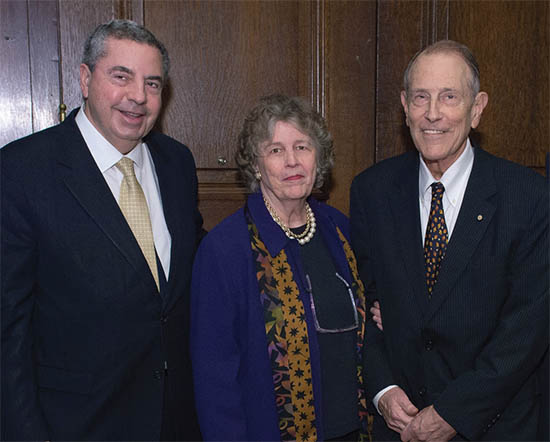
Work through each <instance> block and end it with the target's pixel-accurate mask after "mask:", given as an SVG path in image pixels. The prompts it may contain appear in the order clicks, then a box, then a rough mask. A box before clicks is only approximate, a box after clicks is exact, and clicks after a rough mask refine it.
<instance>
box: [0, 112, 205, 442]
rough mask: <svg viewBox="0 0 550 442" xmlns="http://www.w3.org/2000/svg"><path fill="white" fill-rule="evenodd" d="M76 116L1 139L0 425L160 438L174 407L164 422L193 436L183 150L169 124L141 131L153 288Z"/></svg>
mask: <svg viewBox="0 0 550 442" xmlns="http://www.w3.org/2000/svg"><path fill="white" fill-rule="evenodd" d="M75 114H76V111H74V112H73V113H72V114H71V115H70V116H69V117H68V118H67V120H66V121H65V122H64V123H62V124H60V125H57V126H54V127H52V128H50V129H47V130H45V131H42V132H39V133H36V134H34V135H31V136H29V137H26V138H24V139H21V140H18V141H16V142H14V143H11V144H9V145H7V146H6V147H4V148H3V149H2V150H0V161H1V186H2V187H1V194H2V200H1V202H2V218H1V222H2V226H1V228H2V230H1V233H2V250H1V270H2V294H1V295H2V298H1V300H2V437H3V439H9V440H12V439H35V440H56V439H58V440H59V439H61V440H82V439H90V440H158V439H159V437H160V433H161V424H162V417H163V414H164V415H165V416H170V415H172V416H174V415H175V414H176V413H177V415H178V419H177V422H175V423H173V425H175V426H176V427H177V428H175V429H173V432H174V433H173V434H176V435H178V438H180V439H185V438H190V439H196V438H197V437H198V435H197V432H196V428H197V427H196V418H195V413H194V407H193V393H192V381H191V369H190V361H189V356H188V325H189V313H188V310H189V305H188V304H189V283H190V275H191V265H192V260H193V256H194V253H195V249H196V245H197V239H198V236H199V234H200V231H201V225H202V218H201V216H200V214H199V212H198V210H197V199H196V194H197V179H196V173H195V165H194V161H193V158H192V155H191V153H190V151H189V150H188V149H187V148H186V147H185V146H183V145H182V144H180V143H178V142H176V141H175V140H173V139H171V138H169V137H167V136H165V135H162V134H158V133H151V134H150V135H148V137H147V138H146V142H147V145H148V146H149V149H150V151H151V155H152V158H153V161H154V164H155V169H156V172H157V175H158V180H159V185H160V191H161V197H162V203H163V208H164V215H165V218H166V224H167V225H168V230H169V231H170V234H171V237H172V248H171V264H170V276H169V280H168V283H167V284H166V286H165V288H164V290H163V291H162V293H161V295H159V294H158V292H157V291H156V286H155V282H154V280H153V277H152V275H151V272H150V270H149V268H148V266H147V262H146V260H145V258H144V257H143V254H142V253H141V250H140V248H139V246H138V244H137V242H136V240H135V238H134V237H133V235H132V232H131V230H130V228H129V227H128V224H127V223H126V220H125V219H124V216H123V215H122V213H121V211H120V209H119V207H118V204H117V201H116V200H115V199H114V197H113V195H112V193H111V191H110V190H109V187H108V185H107V184H106V182H105V180H104V178H103V176H102V175H101V172H100V171H99V169H98V168H97V166H96V164H95V162H94V160H93V158H92V156H91V154H90V152H89V150H88V148H87V147H86V145H85V142H84V139H83V138H82V136H81V134H80V131H79V130H78V127H77V125H76V123H75V121H74V117H75ZM165 366H166V367H167V370H165ZM167 382H168V384H166V383H167ZM163 402H164V404H163Z"/></svg>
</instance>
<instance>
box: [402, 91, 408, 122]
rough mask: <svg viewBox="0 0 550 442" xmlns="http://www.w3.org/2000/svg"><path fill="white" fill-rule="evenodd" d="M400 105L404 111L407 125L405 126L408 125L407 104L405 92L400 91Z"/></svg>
mask: <svg viewBox="0 0 550 442" xmlns="http://www.w3.org/2000/svg"><path fill="white" fill-rule="evenodd" d="M401 105H402V106H403V110H404V111H405V123H407V126H408V125H409V106H408V104H407V92H405V91H401Z"/></svg>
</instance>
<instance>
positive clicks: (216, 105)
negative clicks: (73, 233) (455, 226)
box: [0, 0, 550, 228]
mask: <svg viewBox="0 0 550 442" xmlns="http://www.w3.org/2000/svg"><path fill="white" fill-rule="evenodd" d="M549 5H550V2H548V1H546V0H540V1H538V0H535V1H525V0H494V1H492V0H479V1H474V0H464V1H461V0H452V1H451V0H366V1H344V0H341V1H340V0H313V1H309V0H300V1H258V0H249V1H213V0H202V1H188V0H109V1H107V0H39V1H37V0H0V56H1V63H0V80H1V81H0V106H1V109H0V146H1V145H4V144H6V143H7V142H9V141H11V140H14V139H16V138H19V137H21V136H24V135H26V134H29V133H31V132H33V131H37V130H40V129H43V128H45V127H48V126H51V125H52V124H55V123H57V122H58V120H59V105H60V103H64V104H65V105H66V106H67V108H68V110H71V109H73V108H74V107H76V106H79V105H80V103H81V96H80V90H79V88H78V81H77V78H78V65H79V63H80V58H81V52H82V46H83V43H84V39H85V37H86V36H87V35H88V34H89V33H90V32H91V31H92V30H93V28H94V27H95V26H96V25H97V24H98V23H101V22H104V21H107V20H109V19H111V18H130V19H133V20H135V21H137V22H138V23H142V24H145V25H146V26H147V27H148V28H149V29H151V30H152V31H153V32H154V33H155V34H156V35H157V37H158V38H159V39H161V40H162V41H163V42H164V43H165V44H166V46H167V47H168V50H169V52H170V55H171V58H172V66H173V68H172V71H171V83H170V87H169V89H168V91H167V94H166V96H165V103H166V109H165V112H164V114H163V116H162V118H161V120H160V121H159V124H158V125H159V128H160V129H161V130H163V131H164V132H165V133H167V134H169V135H171V136H173V137H174V138H176V139H178V140H180V141H181V142H183V143H185V144H187V145H188V146H189V147H190V148H191V150H192V151H193V153H194V156H195V159H196V162H197V167H198V175H199V181H200V195H199V198H200V205H201V211H202V212H203V215H204V217H205V225H206V227H207V228H211V227H212V226H213V225H215V224H216V223H217V222H219V221H220V220H221V219H222V218H223V217H225V216H226V215H228V214H230V213H231V212H233V211H234V210H235V209H236V208H238V207H239V206H240V205H241V204H242V202H243V200H244V190H243V188H242V187H241V185H240V184H239V182H238V179H237V175H236V170H235V167H234V166H235V164H234V161H233V152H234V149H235V140H236V136H237V134H238V131H239V129H240V125H241V121H242V119H243V117H244V115H245V113H246V111H247V109H248V108H249V107H250V106H251V105H252V104H253V103H255V101H256V100H257V98H258V97H260V96H262V95H266V94H270V93H273V92H282V93H286V94H292V95H303V96H306V97H308V98H309V99H310V100H311V102H312V103H313V104H314V106H315V107H316V108H317V109H318V110H319V111H320V112H322V113H323V114H324V115H325V116H326V118H327V121H328V124H329V127H330V129H331V131H332V134H333V136H334V139H335V149H336V166H335V169H334V171H333V182H332V185H331V187H330V188H328V189H325V190H326V196H327V197H328V202H329V203H330V204H332V205H334V206H335V207H337V208H339V209H341V210H342V211H344V212H347V211H348V207H349V206H348V192H349V186H350V184H351V180H352V179H353V177H354V176H355V175H356V174H357V173H359V172H360V171H361V170H363V169H364V168H365V167H368V166H370V165H372V164H373V163H375V162H377V161H380V160H382V159H384V158H387V157H390V156H393V155H396V154H399V153H401V152H404V151H405V150H407V149H412V148H413V146H412V143H411V141H410V138H409V136H408V132H407V129H406V127H405V125H404V117H403V112H402V110H401V105H400V101H399V92H400V87H401V77H402V72H403V70H404V68H405V66H406V63H407V61H408V59H409V58H410V57H411V56H412V55H413V54H414V53H415V52H416V51H417V50H419V49H420V48H421V47H422V46H424V45H426V44H429V43H431V42H434V41H436V40H438V39H441V38H451V39H455V40H459V41H461V42H464V43H465V44H467V45H468V46H470V48H471V49H472V50H473V51H474V53H475V54H476V56H477V58H478V61H479V63H480V66H481V76H482V78H481V82H482V89H484V90H485V91H487V92H488V93H489V106H488V108H487V109H486V110H485V113H484V115H483V118H482V122H481V125H480V127H479V128H478V131H477V133H476V136H477V138H478V139H479V140H480V141H481V142H482V143H483V146H484V147H485V148H486V149H487V150H489V151H491V152H493V153H496V154H498V155H500V156H503V157H506V158H508V159H511V160H513V161H516V162H519V163H522V164H524V165H526V166H529V167H532V168H534V169H536V170H537V171H539V172H541V173H542V172H543V170H544V156H545V154H546V152H548V150H549V147H550V122H549V120H550V104H549V103H550V90H549V85H550V75H549V68H550V66H549V56H550V44H549V43H550V42H549V40H550V7H549Z"/></svg>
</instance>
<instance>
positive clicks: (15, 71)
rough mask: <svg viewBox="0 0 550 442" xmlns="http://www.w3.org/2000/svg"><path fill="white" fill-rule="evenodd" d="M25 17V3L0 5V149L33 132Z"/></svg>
mask: <svg viewBox="0 0 550 442" xmlns="http://www.w3.org/2000/svg"><path fill="white" fill-rule="evenodd" d="M27 14H28V4H27V2H22V1H17V0H12V1H2V2H0V53H1V54H2V65H1V76H2V77H1V78H2V84H1V85H0V104H1V106H2V111H1V112H0V147H2V146H3V145H4V144H7V143H8V142H10V141H13V140H15V139H17V138H20V137H22V136H25V135H28V134H30V133H31V132H32V106H31V81H30V66H29V63H30V62H29V40H28V30H29V23H28V17H27ZM14 80H15V81H14Z"/></svg>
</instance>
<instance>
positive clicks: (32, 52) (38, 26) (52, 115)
mask: <svg viewBox="0 0 550 442" xmlns="http://www.w3.org/2000/svg"><path fill="white" fill-rule="evenodd" d="M57 7H58V4H57V1H44V0H42V1H30V2H29V14H28V19H29V61H30V70H31V81H32V122H33V132H36V131H39V130H42V129H46V128H47V127H50V126H53V125H54V124H57V123H58V122H59V103H60V84H59V41H58V9H57Z"/></svg>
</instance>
